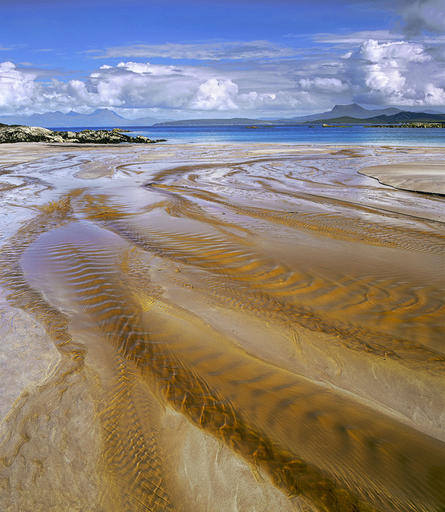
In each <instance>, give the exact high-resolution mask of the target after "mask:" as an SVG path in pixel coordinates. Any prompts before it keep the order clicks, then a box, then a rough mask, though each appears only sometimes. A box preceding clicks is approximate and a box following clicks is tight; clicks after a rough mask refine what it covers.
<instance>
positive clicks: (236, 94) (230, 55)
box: [0, 0, 445, 119]
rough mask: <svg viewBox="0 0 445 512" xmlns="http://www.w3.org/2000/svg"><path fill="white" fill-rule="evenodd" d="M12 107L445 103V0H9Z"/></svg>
mask: <svg viewBox="0 0 445 512" xmlns="http://www.w3.org/2000/svg"><path fill="white" fill-rule="evenodd" d="M0 12H1V17H2V20H3V23H2V30H1V32H0V115H1V114H5V115H11V114H31V113H34V112H37V113H43V112H48V111H54V110H61V111H64V112H67V111H70V110H75V111H79V112H85V113H87V112H91V111H93V110H94V109H96V108H110V109H113V110H115V111H116V112H118V113H120V114H122V115H125V116H126V117H131V118H135V117H142V116H151V117H153V118H155V119H171V118H177V119H180V118H187V117H215V116H217V117H232V116H237V117H239V116H244V115H249V116H252V115H255V116H267V117H273V116H286V117H288V116H292V115H298V114H300V113H306V112H312V111H317V110H318V111H320V110H323V109H326V108H330V107H332V105H333V104H335V103H349V102H352V101H357V102H360V103H362V104H365V105H368V106H376V107H377V106H381V105H396V106H402V107H404V108H407V107H412V108H421V107H425V108H427V107H428V108H429V109H431V108H440V107H443V106H444V105H445V75H444V71H442V70H443V69H444V61H445V1H444V0H406V1H405V0H394V1H393V2H391V8H389V7H388V2H383V1H379V0H374V1H372V2H369V1H366V0H348V1H346V0H345V1H332V0H331V1H327V0H326V1H323V0H321V1H320V0H312V1H305V0H302V1H298V0H294V1H286V0H275V1H268V0H263V1H249V0H244V1H243V0H239V1H236V2H232V1H230V0H229V1H227V0H226V1H219V0H213V1H212V2H204V1H193V0H189V1H187V2H185V1H181V2H178V1H173V2H172V1H169V2H168V3H167V2H160V1H150V0H146V1H144V2H142V1H139V0H126V1H120V2H114V1H113V0H108V1H107V2H105V1H103V2H102V1H94V0H90V1H89V2H86V1H84V0H77V1H71V0H59V1H52V0H47V1H31V0H29V1H20V0H16V1H15V2H14V3H11V2H5V1H3V0H0Z"/></svg>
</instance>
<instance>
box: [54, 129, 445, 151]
mask: <svg viewBox="0 0 445 512" xmlns="http://www.w3.org/2000/svg"><path fill="white" fill-rule="evenodd" d="M90 128H91V127H90ZM110 128H113V127H110ZM123 128H124V129H125V130H130V132H129V133H127V135H131V136H136V135H145V136H146V137H150V138H152V139H167V141H168V142H181V143H203V142H204V143H207V142H212V143H213V142H220V143H223V142H260V143H261V142H263V143H267V142H273V143H277V142H278V143H279V142H283V143H295V144H342V145H343V144H345V145H350V144H357V145H362V144H365V145H397V146H445V129H443V128H372V127H368V126H357V125H353V126H342V127H323V126H321V125H315V124H314V125H292V126H267V127H258V128H249V127H247V126H147V127H141V126H138V127H128V126H126V127H123ZM52 129H55V130H66V129H67V128H62V127H59V128H52ZM83 129H85V127H77V128H69V130H72V131H80V130H83ZM97 129H99V127H98V128H97ZM102 129H103V127H102Z"/></svg>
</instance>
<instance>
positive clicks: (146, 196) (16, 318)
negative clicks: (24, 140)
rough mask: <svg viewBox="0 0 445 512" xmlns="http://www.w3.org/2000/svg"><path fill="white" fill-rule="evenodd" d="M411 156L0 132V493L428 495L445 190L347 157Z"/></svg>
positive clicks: (264, 507)
mask: <svg viewBox="0 0 445 512" xmlns="http://www.w3.org/2000/svg"><path fill="white" fill-rule="evenodd" d="M413 161H415V162H425V165H432V166H438V165H441V164H440V162H445V149H443V150H442V149H438V148H435V149H428V148H406V147H404V148H396V147H372V148H371V147H365V146H363V147H361V146H354V147H340V146H296V145H290V144H249V145H247V144H224V145H223V144H208V145H206V146H200V145H190V144H189V145H187V144H184V145H181V144H175V145H174V144H163V145H159V146H150V147H147V148H141V147H132V146H120V147H80V148H79V147H75V148H74V147H67V146H64V145H53V146H48V145H46V146H45V145H39V144H30V145H22V144H20V145H19V144H16V145H3V146H1V147H0V206H1V208H0V228H1V229H0V232H1V236H0V244H1V245H0V332H1V334H2V345H1V347H0V371H1V374H0V378H1V380H2V394H1V396H0V414H1V415H2V417H3V421H2V424H1V430H0V435H1V438H0V491H1V492H0V509H1V510H7V511H20V512H27V511H47V510H57V511H59V510H60V511H65V510H66V511H72V510H79V511H97V510H103V511H116V512H117V511H122V510H126V511H143V510H153V511H164V510H172V511H212V512H213V511H232V510H233V511H236V510H242V511H243V512H244V511H270V510H280V511H282V510H283V511H287V510H289V511H306V512H307V511H313V512H325V511H327V512H357V511H367V512H368V511H369V512H370V511H375V512H377V511H382V512H386V511H388V512H389V511H398V512H406V511H408V510H410V511H415V512H419V511H420V512H440V511H442V512H443V510H445V344H444V331H445V328H444V323H443V318H444V313H445V293H444V292H445V258H444V256H445V199H444V198H442V197H441V196H438V195H433V194H418V193H415V192H412V191H405V190H397V189H395V188H391V187H388V186H385V185H383V184H381V183H379V182H378V181H377V180H375V179H373V178H370V177H368V176H366V175H364V174H361V173H368V169H369V168H374V169H375V168H377V167H378V168H379V169H394V168H396V169H397V168H400V169H402V168H403V169H406V168H408V167H409V165H410V162H413ZM388 166H393V167H388ZM394 166H395V167H394ZM374 174H376V175H377V173H374V172H373V174H372V175H374Z"/></svg>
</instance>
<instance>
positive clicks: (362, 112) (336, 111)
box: [283, 103, 401, 122]
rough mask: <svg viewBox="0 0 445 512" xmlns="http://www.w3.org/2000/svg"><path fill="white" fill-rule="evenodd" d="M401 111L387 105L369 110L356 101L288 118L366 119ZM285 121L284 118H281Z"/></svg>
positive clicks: (297, 119) (311, 119) (304, 119)
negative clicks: (324, 110) (320, 111)
mask: <svg viewBox="0 0 445 512" xmlns="http://www.w3.org/2000/svg"><path fill="white" fill-rule="evenodd" d="M399 112H401V110H400V109H398V108H394V107H389V108H384V109H379V110H369V109H367V108H364V107H362V106H361V105H357V103H351V104H350V105H335V106H334V107H333V108H332V109H331V110H329V111H328V112H322V113H320V114H311V115H308V116H300V117H292V118H290V119H289V120H292V121H298V122H306V121H317V120H319V119H334V118H336V117H353V118H356V119H367V118H370V117H375V116H380V115H394V114H397V113H399ZM283 121H285V119H283Z"/></svg>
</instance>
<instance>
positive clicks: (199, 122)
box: [154, 103, 402, 126]
mask: <svg viewBox="0 0 445 512" xmlns="http://www.w3.org/2000/svg"><path fill="white" fill-rule="evenodd" d="M399 112H402V111H401V110H400V109H398V108H393V107H389V108H384V109H380V110H368V109H366V108H364V107H362V106H360V105H357V103H352V104H351V105H335V106H334V107H333V108H332V110H329V112H322V113H320V114H311V115H308V116H300V117H291V118H287V119H246V118H232V119H185V120H182V121H165V122H163V123H156V124H155V125H154V126H248V125H258V124H260V125H284V124H297V123H306V122H308V121H319V120H320V119H322V120H323V121H326V120H328V119H335V118H340V117H350V118H354V119H367V118H372V117H375V116H379V115H395V114H398V113H399Z"/></svg>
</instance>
